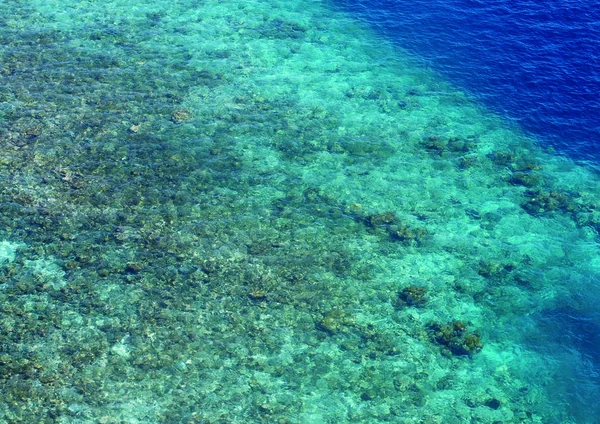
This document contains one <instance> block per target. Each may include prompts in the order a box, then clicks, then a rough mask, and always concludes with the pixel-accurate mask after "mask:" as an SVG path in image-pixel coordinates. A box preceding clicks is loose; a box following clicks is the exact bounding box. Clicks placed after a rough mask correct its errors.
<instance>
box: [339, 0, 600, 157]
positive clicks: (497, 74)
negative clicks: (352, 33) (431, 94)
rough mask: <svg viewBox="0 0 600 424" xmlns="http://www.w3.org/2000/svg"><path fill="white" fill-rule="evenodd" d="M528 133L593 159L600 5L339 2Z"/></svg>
mask: <svg viewBox="0 0 600 424" xmlns="http://www.w3.org/2000/svg"><path fill="white" fill-rule="evenodd" d="M336 4H340V5H342V6H343V7H344V9H346V10H348V11H350V13H352V15H353V16H356V17H357V18H359V19H361V20H363V21H365V22H368V23H369V24H370V25H371V26H372V27H373V28H374V29H375V30H377V31H378V32H379V33H380V34H382V36H384V37H386V38H387V39H389V40H390V41H392V42H394V43H395V44H397V45H398V46H399V47H401V48H403V49H406V50H408V51H410V52H412V53H413V54H415V55H416V56H418V57H419V59H420V60H421V61H422V62H423V63H424V64H425V65H426V66H430V67H432V68H433V69H435V70H436V71H437V72H439V73H440V74H442V76H443V77H444V78H447V79H449V80H451V81H452V82H454V83H455V84H457V85H459V86H460V87H462V88H463V89H464V90H466V91H467V92H468V93H469V94H470V95H471V96H472V97H473V98H475V99H477V101H480V102H482V103H484V104H485V105H486V106H487V107H489V108H491V109H493V110H494V111H495V112H496V113H499V114H500V115H502V116H503V118H504V119H509V120H511V121H513V122H516V123H518V125H519V126H520V127H521V128H524V129H526V130H527V131H530V132H531V133H532V134H534V135H535V137H536V139H537V140H538V141H540V142H542V143H544V144H546V145H551V146H553V147H554V148H555V149H556V150H557V152H558V153H560V154H566V155H569V156H570V157H572V158H575V159H577V160H579V161H586V162H587V165H588V166H590V165H591V166H595V167H596V168H597V167H598V165H597V163H598V162H600V118H598V117H599V116H600V95H599V94H598V93H599V92H600V56H599V53H598V52H600V10H599V9H598V8H597V7H595V4H593V3H590V2H586V1H582V0H567V1H560V2H556V1H550V2H535V1H529V0H518V1H512V0H492V1H478V0H476V1H474V0H449V1H430V0H429V1H411V2H405V1H401V0H376V1H361V0H339V1H336Z"/></svg>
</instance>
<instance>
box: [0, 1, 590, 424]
mask: <svg viewBox="0 0 600 424" xmlns="http://www.w3.org/2000/svg"><path fill="white" fill-rule="evenodd" d="M4 3H5V4H3V5H1V6H0V10H1V11H2V13H1V14H0V15H1V18H0V20H1V21H0V22H1V25H0V40H1V43H0V58H1V61H0V77H1V78H0V81H1V83H2V89H1V90H0V137H1V138H0V149H1V154H0V181H1V184H0V240H1V241H0V421H1V422H7V423H34V422H35V423H210V424H213V423H219V424H221V423H228V424H229V423H231V424H233V423H277V424H300V423H302V424H320V423H336V424H337V423H369V424H371V423H423V424H425V423H444V424H452V423H456V424H462V423H490V424H491V423H544V424H546V423H561V424H563V423H594V422H597V421H595V420H596V419H597V416H598V413H599V412H600V410H599V409H598V402H597V399H598V398H600V390H599V388H600V386H599V380H598V377H597V375H598V370H599V367H600V356H599V355H598V353H597V352H598V349H599V348H600V331H597V330H598V329H599V328H600V318H598V316H597V312H596V309H597V304H598V300H599V299H600V289H599V287H598V283H597V281H598V277H597V276H598V271H599V269H600V256H599V255H598V252H599V249H598V241H599V239H598V230H599V229H600V212H599V211H600V184H599V177H598V174H597V173H595V172H594V171H593V170H592V169H590V168H586V167H585V166H582V165H579V164H576V163H574V162H573V161H571V160H570V159H568V158H565V157H561V156H559V155H557V154H556V153H554V152H552V151H548V150H547V149H544V148H543V147H541V146H539V145H538V144H537V143H536V142H535V140H534V139H533V138H531V137H530V136H528V135H527V134H524V133H523V132H521V131H520V130H519V129H518V128H516V127H514V126H512V125H510V124H509V123H507V122H506V121H503V120H502V119H501V118H500V117H498V116H497V115H494V114H493V113H491V112H489V111H487V110H486V109H485V108H484V107H483V106H481V105H479V104H477V103H476V102H474V101H473V100H472V99H470V98H469V96H468V95H466V94H465V93H463V92H461V91H460V90H459V89H458V88H456V87H454V86H452V85H450V84H449V83H447V82H445V81H444V80H443V79H442V78H441V77H440V76H438V75H436V74H435V73H433V72H432V71H430V70H428V69H425V68H424V67H423V66H422V64H421V63H420V62H419V61H418V58H415V57H412V56H410V55H409V54H408V53H406V52H404V51H402V50H401V49H400V48H399V47H398V46H393V45H391V44H390V43H389V42H388V41H386V40H384V39H382V38H381V37H380V36H378V35H377V34H376V33H374V32H373V30H372V29H370V28H367V27H365V26H364V25H362V24H361V23H359V22H357V21H356V20H354V19H352V17H351V16H348V15H346V14H345V13H344V12H342V11H340V10H338V9H336V8H335V7H334V6H333V5H331V4H328V3H326V2H316V1H297V0H292V1H283V0H255V1H238V0H231V1H223V0H219V1H217V0H204V1H197V0H175V1H169V2H160V3H166V4H149V5H145V4H142V3H143V2H139V1H132V0H129V1H123V0H121V1H115V0H112V1H111V0H108V1H103V2H95V1H74V0H55V1H41V0H38V1H34V0H31V1H29V0H23V1H12V2H4ZM6 3H8V4H6Z"/></svg>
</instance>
